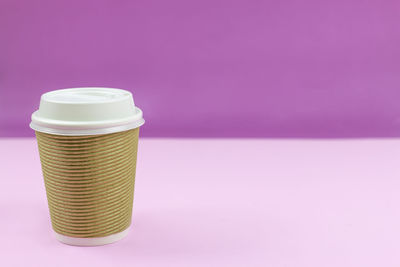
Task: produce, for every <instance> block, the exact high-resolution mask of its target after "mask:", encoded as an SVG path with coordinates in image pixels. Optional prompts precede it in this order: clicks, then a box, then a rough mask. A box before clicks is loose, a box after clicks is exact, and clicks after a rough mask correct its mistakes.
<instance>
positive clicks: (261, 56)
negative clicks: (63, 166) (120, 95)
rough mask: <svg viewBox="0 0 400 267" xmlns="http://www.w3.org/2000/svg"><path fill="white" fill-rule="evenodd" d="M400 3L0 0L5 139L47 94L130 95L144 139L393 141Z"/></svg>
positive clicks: (398, 129)
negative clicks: (104, 91)
mask: <svg viewBox="0 0 400 267" xmlns="http://www.w3.org/2000/svg"><path fill="white" fill-rule="evenodd" d="M399 47H400V2H399V1H378V0H372V1H357V0H346V1H342V0H340V1H317V0H315V1H314V0H307V1H294V0H290V1H244V0H243V1H232V0H203V1H187V0H178V1H177V0H172V1H162V0H150V1H149V0H146V1H144V0H139V1H105V0H98V1H4V0H1V1H0V136H29V135H33V133H32V131H31V130H30V129H29V128H28V123H29V121H30V114H31V113H32V112H33V111H34V110H35V109H36V108H37V105H38V103H39V97H40V95H41V94H42V93H44V92H46V91H49V90H54V89H58V88H66V87H77V86H108V87H119V88H126V89H130V90H132V92H133V93H134V97H135V100H136V103H137V104H138V106H139V107H141V108H142V109H143V110H144V114H145V118H146V120H147V124H146V127H144V128H143V131H142V133H143V135H145V136H221V137H226V136H239V137H242V136H256V137H368V136H399V135H400V105H399V96H400V49H399Z"/></svg>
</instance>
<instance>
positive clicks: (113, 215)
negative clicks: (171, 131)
mask: <svg viewBox="0 0 400 267" xmlns="http://www.w3.org/2000/svg"><path fill="white" fill-rule="evenodd" d="M36 137H37V141H38V146H39V153H40V160H41V163H42V171H43V176H44V181H45V186H46V193H47V199H48V204H49V209H50V216H51V221H52V225H53V229H54V230H55V231H56V232H57V233H59V234H62V235H66V236H71V237H82V238H90V237H104V236H108V235H111V234H115V233H119V232H121V231H123V230H125V229H127V228H128V227H129V225H130V224H131V218H132V204H133V192H134V184H135V171H136V157H137V145H138V137H139V128H136V129H132V130H128V131H124V132H118V133H112V134H104V135H91V136H62V135H53V134H47V133H42V132H37V131H36Z"/></svg>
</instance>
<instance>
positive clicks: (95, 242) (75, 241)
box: [54, 227, 129, 247]
mask: <svg viewBox="0 0 400 267" xmlns="http://www.w3.org/2000/svg"><path fill="white" fill-rule="evenodd" d="M128 232H129V227H128V228H127V229H125V230H124V231H122V232H119V233H116V234H112V235H109V236H104V237H91V238H81V237H71V236H66V235H61V234H59V233H56V232H54V234H55V236H56V238H57V240H58V241H60V242H62V243H64V244H67V245H71V246H81V247H92V246H102V245H107V244H111V243H114V242H116V241H119V240H121V239H122V238H124V237H125V236H127V235H128Z"/></svg>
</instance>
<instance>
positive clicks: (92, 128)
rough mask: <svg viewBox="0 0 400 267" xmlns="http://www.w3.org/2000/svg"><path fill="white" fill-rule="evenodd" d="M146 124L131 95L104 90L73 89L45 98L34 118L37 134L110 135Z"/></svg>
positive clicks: (117, 90)
mask: <svg viewBox="0 0 400 267" xmlns="http://www.w3.org/2000/svg"><path fill="white" fill-rule="evenodd" d="M143 124H144V119H143V113H142V111H141V110H140V109H139V108H137V107H135V103H134V101H133V97H132V94H131V93H130V92H129V91H126V90H122V89H113V88H102V87H84V88H71V89H62V90H56V91H51V92H48V93H45V94H43V95H42V97H41V99H40V106H39V109H38V110H37V111H35V112H34V113H33V114H32V122H31V124H30V127H31V128H32V129H34V130H35V131H39V132H44V133H51V134H59V135H94V134H107V133H114V132H120V131H126V130H129V129H133V128H137V127H139V126H142V125H143Z"/></svg>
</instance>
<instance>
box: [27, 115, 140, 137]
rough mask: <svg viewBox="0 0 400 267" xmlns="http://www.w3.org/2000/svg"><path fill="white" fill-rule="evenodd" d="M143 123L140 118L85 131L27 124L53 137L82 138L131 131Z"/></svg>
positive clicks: (32, 123)
mask: <svg viewBox="0 0 400 267" xmlns="http://www.w3.org/2000/svg"><path fill="white" fill-rule="evenodd" d="M144 123H145V120H144V119H143V118H141V119H140V120H137V121H134V122H132V123H129V124H124V125H118V126H113V127H102V128H89V129H88V128H86V129H59V128H50V127H45V126H41V125H38V124H36V123H34V122H31V123H30V124H29V127H30V128H31V129H33V130H34V131H37V132H41V133H47V134H54V135H66V136H83V135H101V134H110V133H117V132H123V131H127V130H132V129H135V128H139V127H141V126H142V125H143V124H144Z"/></svg>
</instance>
